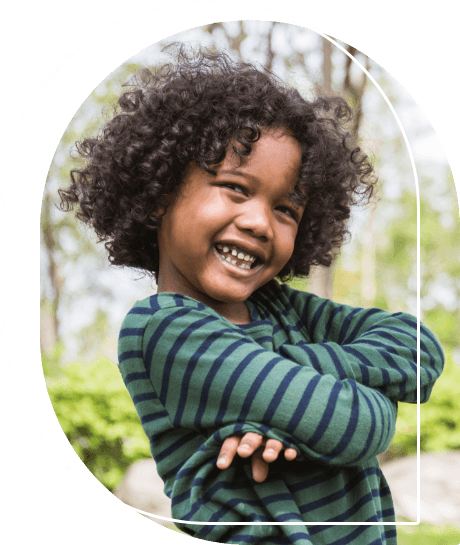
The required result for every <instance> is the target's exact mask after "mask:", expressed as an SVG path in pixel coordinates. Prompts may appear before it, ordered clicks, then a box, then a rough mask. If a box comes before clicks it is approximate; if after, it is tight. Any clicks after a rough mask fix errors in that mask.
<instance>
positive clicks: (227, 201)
mask: <svg viewBox="0 0 460 545" xmlns="http://www.w3.org/2000/svg"><path fill="white" fill-rule="evenodd" d="M300 161H301V149H300V145H299V144H298V142H297V141H296V140H295V139H294V138H293V137H291V136H287V135H283V133H282V131H281V130H266V131H264V132H262V137H261V138H260V140H259V141H258V142H256V143H255V144H254V145H253V147H252V152H251V154H250V155H249V156H247V157H243V159H242V162H241V164H240V159H239V157H238V156H236V154H235V153H234V152H233V151H230V152H228V153H227V156H226V158H225V159H224V161H223V162H222V163H220V164H219V165H217V166H214V167H213V168H214V170H216V172H217V176H213V175H212V174H208V173H207V172H205V171H204V170H203V169H201V168H200V167H198V166H197V165H195V164H192V165H190V167H189V169H188V171H187V173H186V175H185V177H184V181H183V185H182V186H181V190H180V192H179V195H178V196H177V199H176V200H175V202H173V204H171V206H170V207H169V209H168V211H167V213H166V215H165V216H164V217H163V219H162V223H161V228H160V230H159V232H158V243H159V252H160V269H159V279H158V291H159V292H162V291H168V292H176V293H181V294H183V295H188V296H190V297H193V298H194V299H197V300H199V301H201V302H203V303H205V304H207V305H209V306H211V307H212V308H214V309H215V310H217V311H218V312H220V313H221V314H222V315H224V316H226V317H228V315H230V314H231V312H230V310H231V309H235V308H238V305H241V304H244V301H245V300H246V299H247V298H248V297H249V296H250V295H251V294H252V293H253V292H254V291H255V290H256V289H257V288H259V287H261V286H263V285H264V284H266V283H267V282H268V281H270V280H271V279H272V278H274V277H275V276H276V275H277V274H278V273H279V272H280V270H281V269H282V268H283V267H284V265H285V264H286V263H287V262H288V260H289V259H290V257H291V255H292V252H293V250H294V241H295V238H296V234H297V229H298V224H299V222H300V219H301V217H302V213H303V208H302V207H298V206H296V205H293V204H292V203H291V202H290V201H289V199H288V197H289V195H290V194H292V192H293V189H294V186H295V184H296V182H297V180H298V175H299V167H300ZM234 249H235V250H236V254H237V255H236V256H235V255H232V250H234ZM233 253H235V252H233ZM229 258H230V259H232V260H234V261H236V263H233V264H232V263H231V262H229V261H228V259H229ZM245 258H246V259H245ZM254 258H257V259H256V260H255V261H254ZM239 265H243V267H241V266H239ZM235 305H236V306H235ZM229 313H230V314H229ZM229 319H230V318H229Z"/></svg>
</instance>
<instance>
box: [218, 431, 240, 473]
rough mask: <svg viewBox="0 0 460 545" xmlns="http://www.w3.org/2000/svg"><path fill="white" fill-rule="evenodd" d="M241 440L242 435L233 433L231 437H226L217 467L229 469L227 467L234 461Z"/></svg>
mask: <svg viewBox="0 0 460 545" xmlns="http://www.w3.org/2000/svg"><path fill="white" fill-rule="evenodd" d="M240 441H241V437H239V436H237V435H232V436H231V437H227V439H225V441H224V442H223V443H222V448H221V449H220V452H219V456H218V457H217V467H218V468H219V469H227V467H229V465H230V464H231V463H232V461H233V458H234V457H235V454H236V451H237V448H238V445H239V444H240Z"/></svg>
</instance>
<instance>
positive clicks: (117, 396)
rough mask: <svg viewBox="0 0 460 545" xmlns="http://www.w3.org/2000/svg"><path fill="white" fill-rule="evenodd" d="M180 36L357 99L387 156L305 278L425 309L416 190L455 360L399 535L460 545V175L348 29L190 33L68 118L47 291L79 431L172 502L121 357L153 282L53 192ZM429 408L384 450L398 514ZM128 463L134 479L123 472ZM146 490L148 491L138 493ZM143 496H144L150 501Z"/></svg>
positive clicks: (388, 303)
mask: <svg viewBox="0 0 460 545" xmlns="http://www.w3.org/2000/svg"><path fill="white" fill-rule="evenodd" d="M172 41H180V42H192V43H196V44H202V45H205V46H207V47H211V48H212V47H215V48H217V49H219V50H225V51H227V52H228V53H229V54H230V55H231V56H233V57H234V58H236V59H242V60H245V61H250V62H258V63H260V64H261V65H262V66H265V67H266V68H268V69H270V70H272V71H273V72H274V73H275V74H277V75H278V76H279V77H280V78H281V79H283V80H285V81H287V82H288V84H289V85H292V86H295V87H296V88H297V89H298V90H299V91H300V92H301V93H302V94H303V95H304V96H305V98H307V99H309V98H312V97H313V96H315V95H317V94H324V95H329V94H335V95H341V96H343V97H344V98H345V99H346V100H347V102H348V103H349V104H350V105H351V106H352V107H353V108H354V109H355V112H356V115H355V118H354V120H353V126H352V129H353V130H354V131H356V132H357V133H358V134H359V138H360V145H362V147H363V148H364V149H365V151H366V152H367V153H368V154H370V155H371V156H373V158H374V162H375V167H376V170H377V173H378V175H379V178H380V188H379V192H378V195H377V197H376V199H374V201H373V202H372V203H371V205H370V206H368V207H365V208H360V209H358V210H356V211H355V213H354V215H353V217H352V220H351V223H350V227H351V231H352V238H351V240H350V242H349V243H348V244H346V245H345V246H344V247H343V250H342V252H341V255H340V256H339V257H338V259H337V260H336V262H335V263H334V264H333V266H332V267H330V268H328V269H324V268H321V267H319V268H316V269H315V270H314V271H313V273H312V274H311V276H310V278H309V279H307V280H299V279H298V280H295V281H293V283H292V284H293V285H294V287H296V288H297V289H304V290H307V291H312V292H314V293H317V294H318V295H321V296H325V297H330V298H332V299H334V300H336V301H339V302H341V303H345V304H350V305H353V306H363V307H369V306H377V307H380V308H384V309H387V310H389V311H392V312H397V311H407V312H410V313H412V314H416V313H417V221H416V220H417V198H416V197H417V192H418V193H419V196H420V241H421V244H420V277H421V292H420V308H421V319H422V321H423V322H424V323H425V324H426V325H427V326H428V327H429V328H431V329H432V330H433V331H434V332H435V334H436V335H437V336H438V338H439V339H440V340H441V343H442V345H443V347H444V350H445V353H446V368H445V372H444V374H443V376H442V377H441V379H440V380H439V381H438V383H437V385H436V386H435V388H434V390H433V394H432V397H431V400H430V402H429V403H428V404H427V405H426V406H422V407H421V411H420V414H421V434H420V448H421V452H422V457H421V460H422V463H421V468H422V510H421V511H422V520H423V521H424V523H423V524H422V525H421V526H418V527H414V526H403V527H399V530H398V533H399V536H400V538H399V541H400V543H402V545H407V544H409V543H420V542H421V538H420V536H421V535H423V543H427V544H429V545H430V544H435V543H439V544H440V543H443V544H444V545H450V543H452V545H457V544H458V542H459V541H460V526H459V527H457V528H456V527H455V525H456V524H459V522H458V521H460V461H459V457H457V456H460V340H459V339H460V304H459V303H460V234H459V229H458V227H459V220H458V205H457V197H456V194H455V186H454V183H453V180H452V175H451V172H450V169H449V166H448V163H447V161H446V159H445V157H444V154H443V151H442V149H441V147H440V145H439V143H438V141H437V138H436V135H435V133H434V131H433V129H432V127H431V125H430V124H429V122H428V121H427V120H426V118H425V117H424V115H423V113H422V112H421V111H420V109H419V108H418V106H417V105H416V104H415V103H414V102H413V100H412V99H411V97H410V96H409V95H407V93H406V92H405V91H404V89H402V88H401V87H400V86H399V85H398V83H397V82H395V81H394V80H393V79H392V78H391V76H390V75H389V74H388V73H387V72H386V71H385V70H384V69H383V68H382V67H380V66H379V65H377V64H376V63H374V62H373V61H372V59H369V58H368V57H367V56H366V55H365V54H364V53H362V52H360V51H357V50H356V49H355V48H353V47H352V46H349V45H347V44H345V43H343V42H340V41H338V40H335V42H336V44H337V45H336V44H334V43H332V42H331V41H330V40H329V39H327V38H326V37H322V36H320V35H318V34H317V33H315V32H313V31H310V30H308V29H305V28H301V27H296V26H292V25H286V24H281V23H273V22H262V21H235V22H229V23H215V24H213V25H209V26H206V27H201V28H196V29H193V30H190V31H187V32H182V33H180V34H178V35H176V36H174V37H171V39H170V40H168V42H159V43H156V44H154V45H152V46H151V47H149V48H147V49H145V50H143V51H142V52H140V53H139V54H138V55H136V56H135V57H132V58H131V59H129V60H128V61H126V62H125V63H124V64H122V65H121V66H120V67H119V68H118V69H117V70H115V71H114V72H113V73H112V74H110V75H109V76H108V77H107V78H105V79H104V80H103V81H102V82H101V83H100V84H99V85H98V87H97V88H96V89H95V90H94V91H93V93H92V94H91V95H90V96H89V97H88V99H87V100H86V101H85V102H84V103H83V104H82V105H81V107H80V108H79V110H78V111H77V112H76V114H75V116H74V117H73V119H72V120H71V121H70V123H69V125H68V127H67V130H66V131H65V133H64V135H63V137H62V139H61V141H60V143H59V145H58V147H57V150H56V154H55V156H54V158H53V162H52V164H51V167H50V170H49V175H48V179H47V181H46V186H45V190H44V195H43V205H42V215H41V219H42V225H41V301H40V306H41V351H42V358H43V368H44V373H45V377H46V382H47V386H48V391H49V394H50V398H51V401H52V403H53V406H54V409H55V411H56V414H57V417H58V419H59V422H60V424H61V426H62V428H63V430H64V432H65V434H66V436H67V438H68V440H69V441H70V442H71V444H72V446H73V448H74V449H75V451H76V452H77V454H78V455H79V456H80V458H81V459H82V461H83V462H84V463H85V464H86V466H87V467H88V469H89V470H90V471H91V472H92V473H93V474H94V475H95V476H96V477H97V479H99V481H100V482H101V483H102V484H104V485H105V486H106V487H107V488H108V489H109V490H110V491H112V492H115V493H116V494H117V495H118V496H119V497H120V498H121V499H123V501H126V502H127V503H130V501H131V500H129V499H128V496H129V497H132V494H133V488H132V487H134V489H135V486H136V484H135V481H136V477H135V476H134V477H132V475H139V471H137V473H136V471H135V468H141V467H143V468H144V469H142V470H141V472H140V474H141V475H142V474H143V475H144V476H145V475H150V476H149V477H148V478H149V479H151V480H152V483H153V482H155V485H154V495H156V497H157V499H158V506H156V507H152V509H153V510H152V512H154V513H156V514H161V513H160V510H161V509H163V508H165V509H166V511H165V512H167V500H166V498H164V497H162V493H161V486H159V485H158V483H157V481H156V480H155V476H154V474H153V473H145V471H147V472H148V471H151V467H152V466H151V465H149V466H148V467H149V468H150V469H145V468H146V467H147V466H145V464H144V465H142V464H143V462H140V461H143V460H149V459H150V452H149V446H148V440H147V438H146V437H145V435H144V433H143V431H142V428H141V425H140V423H139V420H138V417H137V415H136V413H135V410H134V406H133V404H132V402H131V399H130V397H129V395H128V394H127V392H126V390H125V387H124V384H123V382H122V380H121V377H120V375H119V372H118V370H117V367H116V362H117V337H118V330H119V328H120V325H121V322H122V320H123V318H124V316H125V315H126V313H127V312H128V311H129V309H130V308H131V306H132V305H133V303H134V302H135V301H136V300H138V299H142V298H144V297H147V296H149V295H152V294H153V293H155V289H156V286H155V283H154V282H153V281H152V280H151V279H149V278H146V277H144V278H143V277H142V276H141V275H140V274H139V273H138V272H136V271H133V270H129V269H121V268H114V267H109V266H108V261H107V257H106V254H105V250H104V247H103V245H102V244H96V240H95V236H94V235H93V233H92V232H90V231H89V230H87V229H86V228H83V227H82V226H81V225H79V224H78V223H77V221H76V220H75V218H74V216H73V214H71V213H67V214H64V213H62V212H60V211H59V210H58V209H57V208H56V205H57V204H58V202H59V199H58V195H57V189H58V188H59V187H63V186H66V185H68V184H69V171H70V170H71V169H72V168H77V167H78V164H79V160H78V159H75V158H72V156H71V150H72V148H73V147H74V143H75V141H76V140H79V139H81V138H82V137H84V136H90V135H93V134H95V133H96V132H97V130H98V129H99V127H100V126H101V125H102V124H103V123H104V121H105V120H107V119H109V118H110V117H111V114H112V109H113V107H114V106H115V104H116V101H117V97H118V96H119V95H120V93H121V92H122V85H123V84H124V83H126V82H127V81H128V80H129V78H130V76H131V75H132V74H133V73H135V72H137V71H138V70H140V69H142V68H145V67H147V68H148V67H151V66H154V65H155V64H158V63H162V62H164V61H166V59H167V57H166V55H164V54H162V53H161V49H162V48H163V47H164V46H165V45H167V44H168V43H170V42H172ZM347 53H348V54H347ZM363 69H365V71H367V72H368V74H369V75H368V76H367V75H366V73H365V72H364V71H363ZM376 84H377V85H376ZM381 90H383V92H384V94H383V93H382V92H381ZM387 98H388V99H389V101H390V103H388V101H387ZM395 112H397V115H398V117H399V119H400V120H401V122H402V124H403V126H404V129H405V132H406V134H407V139H408V141H409V142H410V148H411V152H410V151H409V149H408V147H407V145H406V144H407V143H406V141H405V138H404V135H403V133H402V131H401V127H400V125H399V121H398V118H397V117H396V116H395ZM411 154H412V156H413V161H412V160H411ZM414 165H415V166H416V173H417V178H418V190H417V183H416V178H415V176H414V168H413V167H414ZM416 415H417V407H416V406H412V405H402V404H401V405H400V407H399V415H398V425H397V432H396V435H395V438H394V440H393V442H392V444H391V445H390V448H389V450H388V451H387V452H386V453H384V454H383V455H382V456H381V461H382V464H383V466H382V467H383V471H384V473H385V476H386V477H387V479H388V480H389V482H390V486H391V488H392V490H393V493H394V496H395V504H396V508H397V514H398V517H399V519H400V520H414V519H415V516H416V515H415V513H416V511H415V505H416V465H415V460H416V458H415V454H416V452H417V433H416V432H417V425H416V424H417V419H416ZM136 463H137V465H136ZM133 464H134V466H133ZM149 464H153V461H152V462H150V461H149ZM129 468H131V470H130V474H129V475H131V481H129V479H128V481H127V479H126V475H127V471H128V469H129ZM142 471H144V473H142ZM129 475H128V477H129ZM133 479H134V480H133ZM407 479H408V480H407ZM140 480H141V481H142V480H144V481H145V478H144V479H142V477H141V479H140ZM456 480H457V481H456ZM138 481H139V479H138ZM127 482H128V484H127ZM129 482H133V483H134V484H129ZM457 482H459V484H458V486H457V484H456V483H457ZM130 487H131V488H130ZM152 487H153V485H152ZM152 487H151V488H152ZM128 490H129V492H128ZM457 491H459V492H457ZM123 494H124V495H123ZM141 494H145V491H144V492H139V493H138V496H140V495H141ZM130 495H131V496H130ZM134 496H136V494H134ZM149 501H151V502H154V501H155V498H153V499H151V500H149ZM146 502H147V503H145V506H146V509H145V510H149V509H148V508H147V507H148V505H147V504H148V501H147V500H146ZM162 502H163V503H162ZM414 502H415V503H414ZM160 504H161V505H160ZM152 505H153V503H152ZM138 507H140V508H142V506H138ZM155 509H156V510H155ZM166 516H168V515H166Z"/></svg>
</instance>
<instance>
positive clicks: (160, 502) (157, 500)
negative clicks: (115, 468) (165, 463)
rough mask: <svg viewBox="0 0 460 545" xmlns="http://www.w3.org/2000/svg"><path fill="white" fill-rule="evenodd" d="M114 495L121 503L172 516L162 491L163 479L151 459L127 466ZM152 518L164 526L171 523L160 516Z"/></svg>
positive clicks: (168, 503) (160, 514) (166, 497)
mask: <svg viewBox="0 0 460 545" xmlns="http://www.w3.org/2000/svg"><path fill="white" fill-rule="evenodd" d="M114 495H115V496H116V497H117V498H119V499H120V500H121V501H122V502H123V503H126V504H128V505H131V506H132V507H136V508H137V509H140V510H142V511H146V512H147V513H152V514H153V515H159V516H162V517H168V518H172V515H171V500H170V499H169V498H168V496H166V494H165V493H164V492H163V481H162V480H161V479H160V477H159V475H158V473H157V467H156V464H155V461H154V460H153V459H147V460H139V461H137V462H135V463H134V464H132V465H131V466H129V468H128V470H127V471H126V473H125V476H124V477H123V479H122V481H121V482H120V484H119V485H118V487H117V489H116V490H115V491H114ZM154 520H155V522H158V523H159V524H163V525H164V526H171V525H172V524H173V523H172V522H169V521H165V520H162V519H160V518H155V519H154Z"/></svg>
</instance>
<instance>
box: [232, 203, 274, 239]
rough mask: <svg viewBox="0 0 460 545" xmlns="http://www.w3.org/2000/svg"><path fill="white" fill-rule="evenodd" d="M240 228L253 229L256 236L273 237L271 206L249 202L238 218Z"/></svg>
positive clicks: (237, 222)
mask: <svg viewBox="0 0 460 545" xmlns="http://www.w3.org/2000/svg"><path fill="white" fill-rule="evenodd" d="M235 223H236V225H237V227H238V228H239V229H242V230H246V231H251V232H252V233H253V234H254V236H256V237H258V238H264V239H266V240H270V239H271V238H273V225H272V215H271V210H269V207H268V206H267V205H265V204H264V203H261V202H255V201H252V202H250V203H249V202H248V203H246V206H245V207H244V210H243V211H242V213H241V214H240V215H239V216H238V218H237V220H236V222H235Z"/></svg>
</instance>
